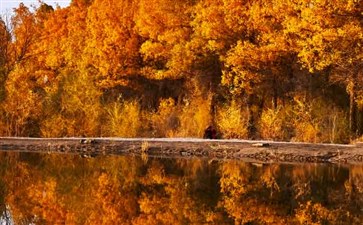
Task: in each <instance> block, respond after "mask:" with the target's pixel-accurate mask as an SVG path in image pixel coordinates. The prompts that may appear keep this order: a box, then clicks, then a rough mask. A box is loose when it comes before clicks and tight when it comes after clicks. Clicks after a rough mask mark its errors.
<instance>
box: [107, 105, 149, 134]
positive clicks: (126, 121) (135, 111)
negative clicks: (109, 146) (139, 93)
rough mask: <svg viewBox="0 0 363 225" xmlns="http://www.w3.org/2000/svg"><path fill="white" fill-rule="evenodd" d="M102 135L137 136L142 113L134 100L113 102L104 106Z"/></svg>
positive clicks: (140, 127) (140, 126) (139, 131)
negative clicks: (104, 114) (104, 116)
mask: <svg viewBox="0 0 363 225" xmlns="http://www.w3.org/2000/svg"><path fill="white" fill-rule="evenodd" d="M105 111H106V125H105V127H104V128H103V135H104V136H117V137H137V136H140V133H141V130H142V127H143V126H142V124H143V122H142V116H141V115H142V113H141V110H140V106H139V104H138V102H136V101H129V102H128V101H125V102H121V103H119V102H114V103H112V104H110V105H108V106H106V108H105Z"/></svg>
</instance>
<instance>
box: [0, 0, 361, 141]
mask: <svg viewBox="0 0 363 225" xmlns="http://www.w3.org/2000/svg"><path fill="white" fill-rule="evenodd" d="M362 11H363V1H360V0H344V1H343V0H294V1H291V0H289V1H282V0H273V1H271V0H269V1H267V0H255V1H250V0H177V1H174V0H173V1H171V0H152V1H150V0H149V1H146V0H133V1H131V0H121V1H120V0H117V1H116V0H73V1H72V3H71V5H70V6H69V7H67V8H56V9H53V8H52V7H50V6H48V5H46V4H41V5H40V6H39V7H38V8H35V9H33V10H32V9H28V8H27V7H25V6H24V5H19V7H18V8H17V9H15V11H14V14H12V16H11V18H9V17H4V16H3V17H2V18H3V19H2V20H1V22H0V39H1V42H0V75H1V76H0V111H1V114H0V115H1V118H0V134H1V135H6V136H41V137H60V136H82V135H83V136H123V137H135V136H152V137H176V136H196V137H201V136H202V135H203V130H204V129H205V127H206V126H207V125H209V124H213V125H214V126H216V127H217V129H218V131H219V133H220V134H221V135H223V137H225V138H265V139H276V140H296V141H309V142H341V143H342V142H348V141H350V140H352V139H355V138H357V137H359V136H361V135H362V133H363V89H362V87H363V60H362V59H363V51H362V48H363V15H362Z"/></svg>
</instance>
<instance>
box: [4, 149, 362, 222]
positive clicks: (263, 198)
mask: <svg viewBox="0 0 363 225" xmlns="http://www.w3.org/2000/svg"><path fill="white" fill-rule="evenodd" d="M0 224H92V225H93V224H363V166H362V165H359V166H350V167H348V166H335V165H328V164H307V165H302V164H297V165H286V164H284V165H279V164H268V165H261V164H250V163H244V162H240V161H214V160H205V159H188V160H187V159H156V158H143V159H142V158H138V157H132V156H127V157H126V156H102V157H97V158H81V157H80V156H77V155H53V154H50V155H49V154H30V153H6V152H0Z"/></svg>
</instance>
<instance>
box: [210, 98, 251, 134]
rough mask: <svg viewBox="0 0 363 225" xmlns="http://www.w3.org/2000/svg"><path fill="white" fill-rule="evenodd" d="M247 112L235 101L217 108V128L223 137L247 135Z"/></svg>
mask: <svg viewBox="0 0 363 225" xmlns="http://www.w3.org/2000/svg"><path fill="white" fill-rule="evenodd" d="M246 115H247V112H246V111H245V110H243V106H242V105H241V104H239V103H238V102H237V101H232V102H231V103H230V105H225V106H223V107H219V108H218V109H217V118H216V121H217V124H218V130H219V131H220V132H221V133H222V134H223V137H224V138H246V137H247V116H246Z"/></svg>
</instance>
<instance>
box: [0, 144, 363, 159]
mask: <svg viewBox="0 0 363 225" xmlns="http://www.w3.org/2000/svg"><path fill="white" fill-rule="evenodd" d="M0 150H3V151H22V152H48V153H53V152H54V153H72V154H81V155H82V156H84V157H94V156H97V155H99V154H136V155H148V156H169V157H209V158H216V159H241V160H245V161H254V162H329V163H355V164H363V144H362V143H358V144H356V145H333V144H308V143H289V142H269V141H246V140H205V139H193V138H172V139H169V138H160V139H148V138H144V139H141V138H136V139H127V138H49V139H46V138H0Z"/></svg>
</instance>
